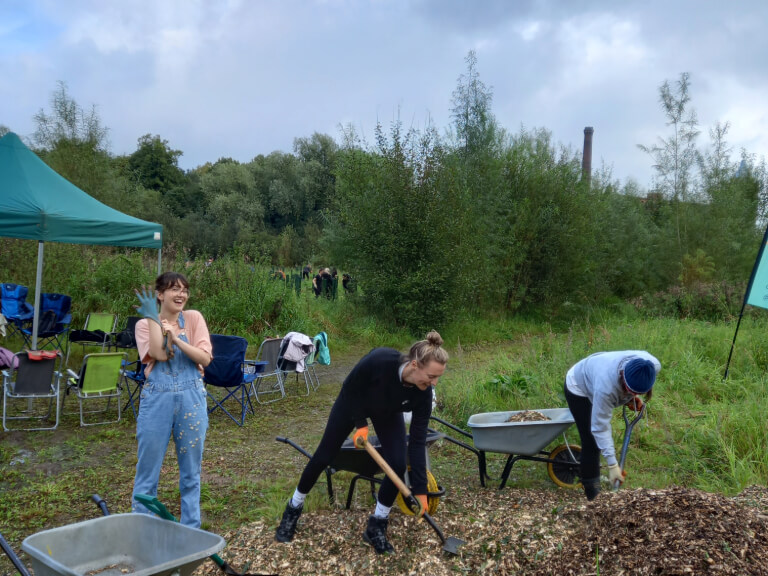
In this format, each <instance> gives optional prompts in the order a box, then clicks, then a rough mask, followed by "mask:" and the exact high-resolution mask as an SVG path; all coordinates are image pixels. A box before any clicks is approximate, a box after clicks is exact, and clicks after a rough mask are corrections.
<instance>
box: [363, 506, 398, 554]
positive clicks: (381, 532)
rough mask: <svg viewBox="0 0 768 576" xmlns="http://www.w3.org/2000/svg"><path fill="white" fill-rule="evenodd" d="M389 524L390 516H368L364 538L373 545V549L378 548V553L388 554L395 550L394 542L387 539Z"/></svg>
mask: <svg viewBox="0 0 768 576" xmlns="http://www.w3.org/2000/svg"><path fill="white" fill-rule="evenodd" d="M388 525H389V519H388V518H376V516H373V515H371V516H368V527H367V528H366V529H365V533H364V534H363V540H365V541H366V542H368V544H370V545H371V546H373V549H374V550H376V554H388V553H390V552H394V551H395V549H394V548H393V547H392V544H390V543H389V542H388V541H387V526H388Z"/></svg>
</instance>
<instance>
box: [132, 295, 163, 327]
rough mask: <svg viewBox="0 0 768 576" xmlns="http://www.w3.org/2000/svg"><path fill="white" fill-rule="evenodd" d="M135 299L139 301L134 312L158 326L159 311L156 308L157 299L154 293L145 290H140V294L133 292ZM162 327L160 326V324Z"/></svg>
mask: <svg viewBox="0 0 768 576" xmlns="http://www.w3.org/2000/svg"><path fill="white" fill-rule="evenodd" d="M134 292H136V297H137V298H138V299H139V303H140V304H141V305H140V306H134V308H136V312H138V313H139V314H141V315H142V316H144V318H146V319H148V320H153V321H155V322H157V323H158V324H160V310H158V308H157V298H156V297H155V291H154V290H150V289H147V288H142V289H141V292H139V291H138V290H134ZM160 326H162V324H160Z"/></svg>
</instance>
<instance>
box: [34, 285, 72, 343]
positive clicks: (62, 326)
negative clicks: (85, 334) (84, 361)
mask: <svg viewBox="0 0 768 576" xmlns="http://www.w3.org/2000/svg"><path fill="white" fill-rule="evenodd" d="M71 307H72V298H70V297H69V296H67V295H66V294H54V293H43V294H40V317H39V319H38V321H37V349H38V350H42V349H43V348H45V347H46V346H48V345H49V344H53V345H54V348H55V349H56V350H60V351H61V352H62V353H63V352H64V338H65V336H67V334H69V325H70V324H71V323H72V314H70V313H69V310H70V308H71ZM21 335H22V336H23V337H24V343H25V344H26V345H27V346H28V347H31V346H32V320H30V321H28V322H25V323H24V324H23V325H22V328H21Z"/></svg>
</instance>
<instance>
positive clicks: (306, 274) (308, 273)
mask: <svg viewBox="0 0 768 576" xmlns="http://www.w3.org/2000/svg"><path fill="white" fill-rule="evenodd" d="M311 277H312V266H310V265H309V264H307V265H306V266H304V269H303V270H302V271H301V279H302V280H309V279H310V278H311Z"/></svg>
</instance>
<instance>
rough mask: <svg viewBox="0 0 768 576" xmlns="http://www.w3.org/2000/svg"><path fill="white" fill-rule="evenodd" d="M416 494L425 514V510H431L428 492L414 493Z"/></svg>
mask: <svg viewBox="0 0 768 576" xmlns="http://www.w3.org/2000/svg"><path fill="white" fill-rule="evenodd" d="M414 496H416V500H418V501H419V503H420V504H421V516H423V515H424V512H427V511H428V510H429V501H428V500H427V495H426V494H414Z"/></svg>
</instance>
